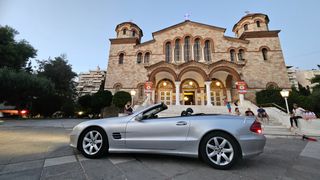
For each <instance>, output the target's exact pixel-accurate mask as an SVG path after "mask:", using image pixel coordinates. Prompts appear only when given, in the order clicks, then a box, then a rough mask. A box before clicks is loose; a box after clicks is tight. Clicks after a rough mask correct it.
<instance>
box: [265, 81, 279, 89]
mask: <svg viewBox="0 0 320 180" xmlns="http://www.w3.org/2000/svg"><path fill="white" fill-rule="evenodd" d="M278 88H279V86H278V84H277V83H275V82H268V83H267V85H266V89H278Z"/></svg>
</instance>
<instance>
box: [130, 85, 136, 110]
mask: <svg viewBox="0 0 320 180" xmlns="http://www.w3.org/2000/svg"><path fill="white" fill-rule="evenodd" d="M130 94H131V100H132V101H131V106H132V107H133V97H134V96H135V95H136V91H135V90H134V89H132V90H131V91H130Z"/></svg>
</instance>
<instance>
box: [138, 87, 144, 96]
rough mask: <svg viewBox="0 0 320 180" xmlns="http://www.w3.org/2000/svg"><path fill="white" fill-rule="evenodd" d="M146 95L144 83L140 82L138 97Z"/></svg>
mask: <svg viewBox="0 0 320 180" xmlns="http://www.w3.org/2000/svg"><path fill="white" fill-rule="evenodd" d="M143 96H144V85H143V84H140V85H139V86H138V98H139V99H142V98H143Z"/></svg>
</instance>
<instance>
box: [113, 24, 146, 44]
mask: <svg viewBox="0 0 320 180" xmlns="http://www.w3.org/2000/svg"><path fill="white" fill-rule="evenodd" d="M115 31H116V32H117V38H132V37H136V38H138V39H139V40H140V39H141V37H142V36H143V32H142V30H141V29H140V27H139V26H138V25H136V24H135V23H132V22H123V23H120V24H118V25H117V26H116V29H115Z"/></svg>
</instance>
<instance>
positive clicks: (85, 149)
mask: <svg viewBox="0 0 320 180" xmlns="http://www.w3.org/2000/svg"><path fill="white" fill-rule="evenodd" d="M78 148H79V150H80V151H81V153H82V154H83V155H84V156H85V157H87V158H99V157H101V156H103V155H104V154H105V153H106V152H108V148H109V147H108V138H107V135H106V133H105V132H104V131H103V130H102V129H101V128H98V127H92V128H88V129H86V130H84V131H83V132H82V133H81V135H80V138H79V143H78Z"/></svg>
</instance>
